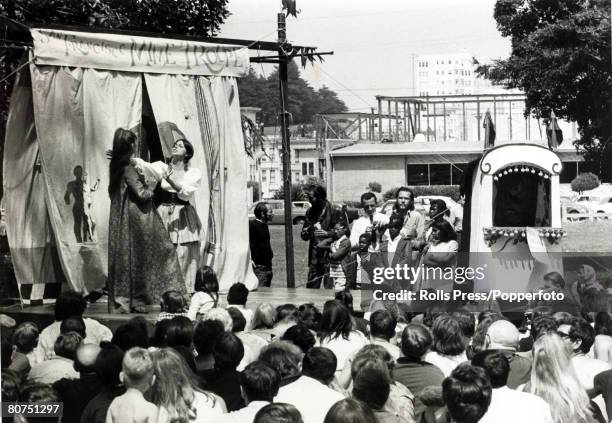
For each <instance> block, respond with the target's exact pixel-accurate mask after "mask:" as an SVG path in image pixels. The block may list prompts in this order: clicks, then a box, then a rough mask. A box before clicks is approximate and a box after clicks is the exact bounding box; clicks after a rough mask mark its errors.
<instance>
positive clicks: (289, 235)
mask: <svg viewBox="0 0 612 423" xmlns="http://www.w3.org/2000/svg"><path fill="white" fill-rule="evenodd" d="M277 18H278V46H279V48H278V56H279V64H278V82H279V87H280V105H281V116H280V122H281V135H282V137H283V138H282V139H283V144H282V145H283V191H284V195H283V198H284V199H285V200H284V203H285V262H286V267H287V288H295V269H294V260H293V221H292V219H291V211H292V204H291V141H290V140H289V128H288V126H287V118H288V116H289V112H288V111H287V103H288V102H287V98H288V95H287V80H288V75H287V62H288V61H289V58H288V57H287V54H286V53H285V51H284V50H283V45H284V44H285V43H286V41H287V25H286V22H285V14H284V13H279V14H277Z"/></svg>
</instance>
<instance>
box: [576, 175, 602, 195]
mask: <svg viewBox="0 0 612 423" xmlns="http://www.w3.org/2000/svg"><path fill="white" fill-rule="evenodd" d="M600 183H601V182H600V181H599V178H598V177H597V175H595V174H594V173H590V172H586V173H581V174H580V175H578V176H576V177H575V178H574V180H573V181H572V183H571V187H572V191H575V192H577V193H579V194H580V193H582V191H588V190H591V189H594V188H597V187H598V186H599V184H600Z"/></svg>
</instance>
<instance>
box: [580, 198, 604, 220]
mask: <svg viewBox="0 0 612 423" xmlns="http://www.w3.org/2000/svg"><path fill="white" fill-rule="evenodd" d="M576 202H577V203H579V204H581V205H584V206H585V207H587V208H588V209H589V210H590V211H591V213H596V214H612V196H610V195H603V196H598V195H579V196H578V198H576ZM602 218H603V219H607V218H608V217H607V216H603V217H602Z"/></svg>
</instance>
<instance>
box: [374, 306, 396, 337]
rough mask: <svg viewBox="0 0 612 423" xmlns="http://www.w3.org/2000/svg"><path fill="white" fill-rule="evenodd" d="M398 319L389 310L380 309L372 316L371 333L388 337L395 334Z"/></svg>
mask: <svg viewBox="0 0 612 423" xmlns="http://www.w3.org/2000/svg"><path fill="white" fill-rule="evenodd" d="M396 327H397V320H395V317H393V315H392V314H391V313H389V312H388V311H387V310H378V311H375V312H374V313H372V315H371V316H370V335H372V336H375V337H378V338H383V339H386V340H387V341H388V340H389V339H391V338H393V337H394V336H395V328H396Z"/></svg>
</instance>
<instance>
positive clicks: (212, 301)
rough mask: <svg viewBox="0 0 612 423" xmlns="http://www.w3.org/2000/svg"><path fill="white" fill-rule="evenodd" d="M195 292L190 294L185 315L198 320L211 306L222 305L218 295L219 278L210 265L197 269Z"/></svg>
mask: <svg viewBox="0 0 612 423" xmlns="http://www.w3.org/2000/svg"><path fill="white" fill-rule="evenodd" d="M194 289H195V293H194V294H193V295H192V296H191V301H190V302H189V310H188V311H187V317H189V318H190V319H191V320H199V319H200V318H201V317H202V315H203V314H204V313H206V312H207V311H208V310H210V309H211V308H216V307H220V306H222V304H221V303H222V300H221V298H220V297H219V280H218V279H217V274H216V273H215V271H214V270H213V268H212V267H210V266H203V267H201V268H200V269H198V272H197V273H196V278H195V286H194Z"/></svg>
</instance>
